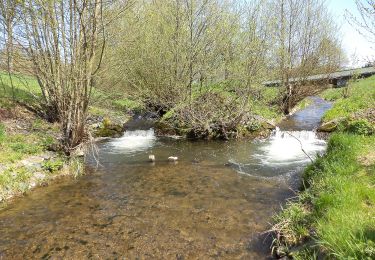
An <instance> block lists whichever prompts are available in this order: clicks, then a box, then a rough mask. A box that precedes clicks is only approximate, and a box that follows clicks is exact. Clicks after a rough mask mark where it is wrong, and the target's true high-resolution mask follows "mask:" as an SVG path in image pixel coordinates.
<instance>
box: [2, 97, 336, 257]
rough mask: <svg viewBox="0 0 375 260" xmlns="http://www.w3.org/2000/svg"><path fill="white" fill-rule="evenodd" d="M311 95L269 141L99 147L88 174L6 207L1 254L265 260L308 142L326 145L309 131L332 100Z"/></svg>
mask: <svg viewBox="0 0 375 260" xmlns="http://www.w3.org/2000/svg"><path fill="white" fill-rule="evenodd" d="M312 101H313V102H312V105H310V106H308V107H307V108H305V109H304V110H301V111H299V112H297V113H295V114H294V115H292V116H289V117H288V118H286V119H285V120H284V121H283V122H282V123H281V124H280V125H279V128H277V129H276V130H275V131H274V133H273V134H272V136H271V137H269V138H268V139H266V140H255V141H251V140H232V141H227V142H223V141H186V140H175V139H171V138H166V137H156V136H155V135H154V132H153V130H152V129H149V130H135V131H127V132H125V133H124V136H123V137H121V138H118V139H110V140H107V141H104V142H101V143H99V144H98V159H99V160H98V161H97V160H95V159H94V158H93V157H92V156H88V158H87V160H86V171H88V172H89V174H87V175H84V176H82V177H80V178H78V179H64V180H63V181H60V182H58V183H55V184H52V185H49V186H48V187H43V188H39V189H37V190H35V191H33V192H30V193H29V194H27V195H26V196H25V197H22V198H19V199H17V200H15V201H14V202H13V203H11V204H10V205H8V206H7V207H6V208H4V209H2V210H1V211H0V234H1V236H0V259H31V258H39V259H40V258H43V259H49V258H52V259H267V257H269V256H270V240H271V238H269V237H267V236H265V235H262V233H263V232H264V231H265V230H267V229H269V227H270V224H269V223H270V222H271V221H272V215H273V214H275V213H276V212H278V211H279V210H280V207H281V205H283V204H284V203H285V201H286V199H287V198H290V197H292V196H293V195H294V193H293V191H292V190H293V189H296V188H297V187H298V185H299V183H300V175H301V172H302V171H303V169H304V167H305V166H306V165H307V164H308V163H309V162H310V159H309V158H308V156H306V154H305V153H304V152H303V151H302V150H301V144H302V146H303V149H304V151H305V152H306V153H307V154H308V155H309V156H310V157H311V158H314V157H315V156H316V154H317V153H322V152H324V150H325V147H326V143H325V142H324V141H323V140H319V139H318V138H317V136H316V134H315V132H314V131H312V130H313V129H315V128H316V127H317V126H318V125H319V122H320V119H321V117H322V115H323V114H324V112H325V111H326V110H327V109H329V108H330V104H329V103H327V102H325V101H324V100H322V99H320V98H317V97H312ZM300 142H301V143H300ZM149 154H153V155H155V157H156V161H155V162H154V163H151V162H149V161H148V155H149ZM169 156H178V158H179V160H178V161H177V162H169V161H168V159H167V158H168V157H169Z"/></svg>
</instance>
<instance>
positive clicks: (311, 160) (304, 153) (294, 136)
mask: <svg viewBox="0 0 375 260" xmlns="http://www.w3.org/2000/svg"><path fill="white" fill-rule="evenodd" d="M286 133H287V134H288V135H290V136H291V137H293V138H295V139H296V140H297V141H298V142H299V144H300V145H301V150H302V152H303V153H304V154H305V155H306V156H307V157H308V158H309V159H310V161H311V162H314V160H313V159H312V158H311V157H310V155H308V154H307V153H306V151H305V150H304V149H303V146H302V142H301V140H299V139H298V138H297V137H295V136H294V135H292V134H291V133H289V132H286Z"/></svg>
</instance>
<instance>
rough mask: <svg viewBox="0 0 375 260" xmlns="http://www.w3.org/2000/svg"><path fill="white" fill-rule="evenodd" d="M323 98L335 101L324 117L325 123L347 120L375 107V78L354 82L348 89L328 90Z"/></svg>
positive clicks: (323, 94)
mask: <svg viewBox="0 0 375 260" xmlns="http://www.w3.org/2000/svg"><path fill="white" fill-rule="evenodd" d="M321 96H322V97H323V98H325V99H327V100H332V101H335V104H334V105H333V108H332V109H330V110H329V111H328V112H327V113H326V114H325V115H324V117H323V121H325V122H327V121H330V120H334V119H338V118H346V117H348V116H350V115H352V114H353V113H355V112H358V111H361V110H365V109H367V108H372V107H374V104H375V76H372V77H370V78H367V79H362V80H358V81H356V82H352V83H350V84H349V86H348V87H344V88H336V89H328V90H326V91H324V92H323V93H322V94H321Z"/></svg>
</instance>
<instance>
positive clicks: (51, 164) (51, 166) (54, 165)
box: [42, 159, 64, 173]
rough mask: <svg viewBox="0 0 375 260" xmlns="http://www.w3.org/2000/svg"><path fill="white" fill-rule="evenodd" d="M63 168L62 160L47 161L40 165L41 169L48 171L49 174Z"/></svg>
mask: <svg viewBox="0 0 375 260" xmlns="http://www.w3.org/2000/svg"><path fill="white" fill-rule="evenodd" d="M63 166H64V161H63V160H62V159H57V160H48V161H46V162H44V163H43V164H42V168H43V169H44V170H47V171H49V172H50V173H55V172H57V171H59V170H61V169H62V167H63Z"/></svg>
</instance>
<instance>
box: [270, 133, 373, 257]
mask: <svg viewBox="0 0 375 260" xmlns="http://www.w3.org/2000/svg"><path fill="white" fill-rule="evenodd" d="M374 147H375V136H360V135H353V134H348V133H336V134H334V135H332V136H331V138H330V141H329V144H328V149H327V153H326V155H325V156H324V157H321V158H318V159H317V160H316V161H315V162H314V163H313V164H312V165H310V166H309V167H308V168H307V169H306V171H305V173H304V176H303V181H304V184H305V188H306V189H305V190H304V191H303V192H301V194H300V195H299V199H298V201H295V202H291V203H289V205H288V207H287V208H286V209H285V210H284V211H283V212H282V213H280V214H279V215H278V216H277V217H276V218H275V220H276V222H277V224H276V225H275V226H276V227H279V230H278V231H279V232H280V234H281V237H282V239H283V241H279V243H280V244H282V243H285V244H286V245H287V246H295V245H298V244H300V243H302V242H305V241H306V240H311V241H313V244H315V246H312V247H311V246H305V247H302V248H300V250H298V251H297V252H294V256H293V257H295V258H298V256H299V255H301V254H302V255H304V256H306V254H307V253H308V254H310V256H313V255H321V254H323V255H325V256H330V257H334V258H338V259H374V258H375V217H374V216H375V165H374V162H373V161H371V160H373V159H371V158H373V156H374V154H375V148H374ZM361 158H362V159H363V158H365V160H366V158H367V159H368V161H367V162H365V163H364V162H363V160H361ZM282 223H284V224H285V223H287V225H284V226H282V225H280V224H282ZM278 225H279V226H278ZM280 227H281V228H280ZM306 249H307V250H306ZM309 252H310V253H309Z"/></svg>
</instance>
